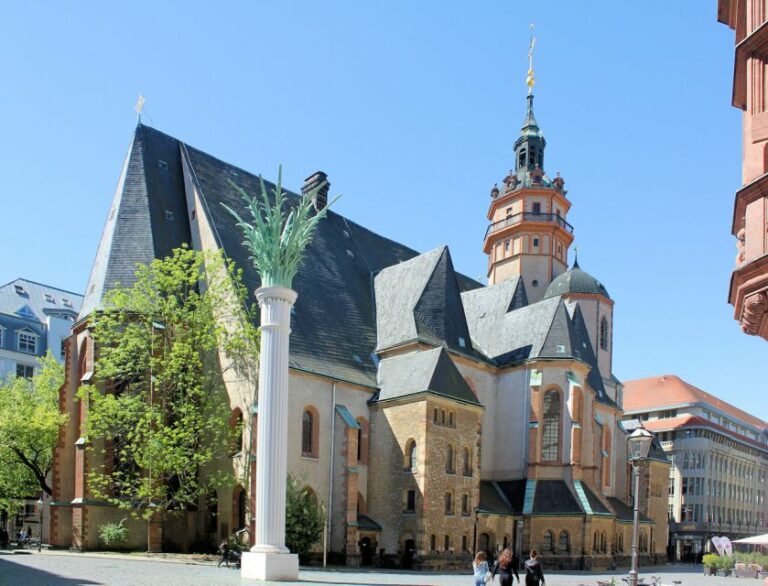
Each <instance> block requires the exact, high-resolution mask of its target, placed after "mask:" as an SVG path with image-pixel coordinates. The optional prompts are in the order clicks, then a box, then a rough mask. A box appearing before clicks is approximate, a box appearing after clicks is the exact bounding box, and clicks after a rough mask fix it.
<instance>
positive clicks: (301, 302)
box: [183, 145, 417, 386]
mask: <svg viewBox="0 0 768 586" xmlns="http://www.w3.org/2000/svg"><path fill="white" fill-rule="evenodd" d="M183 152H184V156H185V158H186V161H187V164H188V167H189V168H190V170H191V174H192V176H193V177H192V179H193V181H194V183H195V185H196V187H197V189H198V191H199V193H200V196H201V198H202V200H203V205H204V208H205V209H204V210H201V211H200V213H202V212H204V213H205V214H206V215H207V217H208V219H209V221H210V223H211V224H212V225H213V228H214V231H215V234H216V237H217V240H218V242H219V245H220V246H221V247H222V248H223V250H224V252H225V253H226V255H227V256H228V257H229V258H231V259H233V260H234V261H235V262H236V263H237V265H238V266H239V267H240V268H242V269H243V273H244V274H243V278H244V281H245V283H246V285H247V286H248V288H249V290H251V291H253V290H255V289H256V288H258V286H259V284H260V280H259V275H258V273H257V272H256V269H255V268H254V266H253V263H252V262H251V261H250V259H249V253H248V251H247V250H246V248H245V247H244V246H243V245H242V240H243V237H242V232H241V231H240V228H238V227H237V226H236V225H235V220H234V218H233V217H232V216H231V215H230V214H229V212H228V211H227V210H226V209H224V207H223V205H222V204H226V205H227V206H229V207H231V208H232V209H234V210H235V211H237V212H238V213H239V214H240V215H241V216H242V217H243V218H248V217H250V216H249V215H248V211H247V209H246V207H245V204H244V202H243V200H242V197H241V195H240V193H239V192H238V191H237V189H236V188H235V187H233V185H232V184H231V183H230V182H234V183H235V184H236V185H237V186H239V187H241V188H242V189H244V190H245V191H246V192H247V193H250V194H257V193H259V191H260V187H259V181H258V177H257V176H255V175H253V174H251V173H248V172H246V171H243V170H242V169H239V168H237V167H234V166H232V165H229V164H227V163H224V162H222V161H220V160H218V159H216V158H214V157H212V156H210V155H208V154H206V153H203V152H201V151H198V150H196V149H194V148H192V147H190V146H188V145H183ZM265 186H266V188H267V191H268V192H269V195H271V192H272V189H273V188H274V185H273V184H272V183H270V182H268V181H265ZM287 196H288V197H289V198H297V197H298V196H297V195H296V194H292V193H290V192H288V195H287ZM294 201H295V200H294ZM416 255H417V253H416V252H415V251H414V250H412V249H410V248H408V247H406V246H403V245H402V244H399V243H397V242H394V241H392V240H389V239H387V238H384V237H382V236H379V235H378V234H375V233H374V232H371V231H370V230H367V229H366V228H363V227H362V226H360V225H359V224H356V223H354V222H352V221H350V220H348V219H346V218H345V217H343V216H341V215H339V214H337V213H335V212H333V211H332V210H329V211H328V214H327V216H326V218H325V219H324V220H322V221H321V222H320V223H319V224H318V226H317V230H316V232H315V235H314V238H313V240H312V242H311V243H310V245H309V246H308V247H307V249H306V251H305V253H304V260H303V261H302V265H301V267H300V268H299V272H298V273H297V275H296V277H295V278H294V281H293V288H294V289H295V290H296V291H297V293H298V299H297V301H296V305H295V310H294V314H293V318H292V321H291V330H292V334H291V350H290V352H291V354H290V366H291V367H292V368H296V369H300V370H305V371H309V372H313V373H317V374H321V375H325V376H330V377H332V378H338V379H342V380H347V381H350V382H353V383H357V384H362V385H367V386H375V384H376V361H375V359H374V357H373V356H372V353H373V351H374V349H375V347H376V327H375V310H374V294H373V275H375V274H376V273H377V272H379V271H381V270H382V269H383V268H385V267H387V266H390V265H396V264H398V263H400V262H402V261H405V260H408V259H410V258H412V257H414V256H416Z"/></svg>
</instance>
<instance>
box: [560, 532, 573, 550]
mask: <svg viewBox="0 0 768 586" xmlns="http://www.w3.org/2000/svg"><path fill="white" fill-rule="evenodd" d="M558 546H559V549H560V553H570V551H571V538H570V536H569V535H568V532H567V531H561V532H560V540H559V543H558Z"/></svg>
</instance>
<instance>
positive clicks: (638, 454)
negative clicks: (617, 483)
mask: <svg viewBox="0 0 768 586" xmlns="http://www.w3.org/2000/svg"><path fill="white" fill-rule="evenodd" d="M653 438H654V435H653V434H652V433H651V432H650V431H648V430H647V429H645V428H644V427H642V425H641V427H638V428H637V429H636V430H635V431H633V432H632V434H631V435H630V436H629V438H627V449H628V451H629V461H630V463H631V464H632V475H633V476H634V487H635V510H634V513H635V514H634V519H633V521H632V568H631V569H630V570H629V586H637V542H638V538H639V532H640V510H639V500H640V462H642V461H643V460H647V459H648V453H649V452H650V451H651V444H652V443H653Z"/></svg>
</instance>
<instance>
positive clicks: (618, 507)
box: [606, 496, 653, 523]
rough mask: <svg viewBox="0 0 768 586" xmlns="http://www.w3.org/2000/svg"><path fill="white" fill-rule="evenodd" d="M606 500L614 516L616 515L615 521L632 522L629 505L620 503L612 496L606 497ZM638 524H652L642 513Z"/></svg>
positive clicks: (631, 511)
mask: <svg viewBox="0 0 768 586" xmlns="http://www.w3.org/2000/svg"><path fill="white" fill-rule="evenodd" d="M606 500H607V501H608V504H609V505H610V506H611V509H612V510H613V513H614V515H616V520H617V521H628V522H630V523H631V522H632V521H633V519H634V511H633V510H632V507H630V506H629V505H627V504H625V503H623V502H621V501H620V500H619V499H617V498H615V497H612V496H609V497H606ZM640 522H641V523H653V519H651V518H650V517H648V516H647V515H644V514H643V513H640Z"/></svg>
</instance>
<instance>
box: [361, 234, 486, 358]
mask: <svg viewBox="0 0 768 586" xmlns="http://www.w3.org/2000/svg"><path fill="white" fill-rule="evenodd" d="M473 285H474V286H477V287H479V286H480V284H479V283H474V282H470V281H468V280H467V279H466V278H465V279H464V280H463V281H462V280H460V279H459V276H458V275H457V273H456V272H455V271H454V269H453V263H452V262H451V255H450V252H449V251H448V248H447V247H446V246H441V247H440V248H437V249H435V250H432V251H430V252H426V253H424V254H421V255H419V256H417V257H415V258H412V259H410V260H408V261H405V262H402V263H400V264H398V265H394V266H391V267H389V268H386V269H384V270H382V271H381V272H380V273H379V274H378V275H376V279H375V292H376V326H377V334H378V343H377V350H384V349H386V348H391V347H393V346H397V345H399V344H403V343H405V342H410V341H413V340H416V339H418V340H422V341H425V342H428V343H430V344H434V345H443V346H446V347H448V348H451V349H453V350H456V351H457V352H462V353H464V354H468V355H473V356H476V357H478V358H484V357H483V356H481V355H480V354H477V353H476V352H475V350H474V348H473V347H472V341H471V338H470V334H469V328H468V326H467V320H466V317H465V315H464V306H463V304H462V300H461V291H462V289H466V288H467V287H471V286H473Z"/></svg>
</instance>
